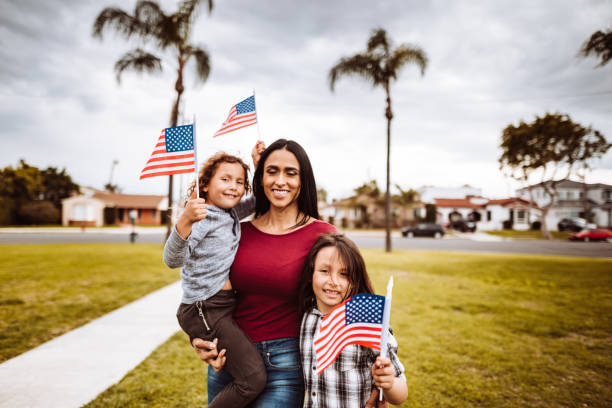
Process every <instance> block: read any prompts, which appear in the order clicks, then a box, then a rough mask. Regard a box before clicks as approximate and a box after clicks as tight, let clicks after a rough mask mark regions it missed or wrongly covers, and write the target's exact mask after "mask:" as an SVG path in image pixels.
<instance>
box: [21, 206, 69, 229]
mask: <svg viewBox="0 0 612 408" xmlns="http://www.w3.org/2000/svg"><path fill="white" fill-rule="evenodd" d="M18 214H19V221H20V222H21V223H22V224H27V225H32V224H34V225H41V224H59V223H60V212H59V210H58V209H57V208H55V206H54V205H53V203H51V202H50V201H32V202H29V203H25V204H24V205H22V206H21V208H19V211H18Z"/></svg>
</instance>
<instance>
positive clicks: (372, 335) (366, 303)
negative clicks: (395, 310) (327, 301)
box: [314, 293, 385, 375]
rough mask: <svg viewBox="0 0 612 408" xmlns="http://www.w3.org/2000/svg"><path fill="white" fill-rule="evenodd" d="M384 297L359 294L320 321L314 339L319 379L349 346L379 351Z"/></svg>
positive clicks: (335, 308)
mask: <svg viewBox="0 0 612 408" xmlns="http://www.w3.org/2000/svg"><path fill="white" fill-rule="evenodd" d="M384 309H385V297H384V296H380V295H370V294H365V293H363V294H359V295H355V296H353V297H350V298H349V299H347V300H345V301H344V302H343V303H341V304H339V305H337V306H336V307H334V308H333V309H332V311H331V312H329V314H327V315H326V316H324V317H323V318H322V319H321V324H320V325H319V330H318V331H317V333H316V334H315V337H314V350H315V355H316V356H317V371H316V374H317V375H319V374H321V373H322V372H323V370H325V369H326V368H327V367H329V366H330V365H331V364H332V363H333V362H334V361H335V360H336V357H338V354H340V352H341V351H342V349H344V348H345V347H346V346H348V345H350V344H360V345H362V346H365V347H369V348H374V349H377V350H380V337H381V333H382V326H383V312H384Z"/></svg>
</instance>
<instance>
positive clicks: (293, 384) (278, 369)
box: [208, 338, 304, 408]
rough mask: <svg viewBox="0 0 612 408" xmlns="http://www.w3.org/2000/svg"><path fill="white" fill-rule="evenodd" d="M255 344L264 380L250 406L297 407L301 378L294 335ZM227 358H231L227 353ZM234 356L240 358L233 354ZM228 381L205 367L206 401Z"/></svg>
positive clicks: (297, 347) (301, 388)
mask: <svg viewBox="0 0 612 408" xmlns="http://www.w3.org/2000/svg"><path fill="white" fill-rule="evenodd" d="M255 347H256V348H257V351H259V354H261V358H262V359H263V361H264V365H265V366H266V374H267V376H268V382H267V383H266V387H265V388H264V390H263V392H262V393H261V394H259V397H257V399H255V401H253V402H252V403H251V404H250V405H249V407H250V408H276V407H278V408H292V407H295V408H300V407H301V406H302V404H303V400H304V379H303V377H302V365H301V363H300V342H299V339H296V338H284V339H276V340H267V341H260V342H258V343H255ZM227 358H232V357H231V356H228V357H227ZM234 358H240V357H239V356H234ZM230 382H231V377H230V376H229V374H227V373H226V372H225V371H224V370H221V371H220V372H218V373H216V372H215V370H213V369H212V367H210V366H209V367H208V403H209V404H210V401H212V400H213V399H214V398H215V396H216V395H217V394H218V393H219V392H220V391H221V390H222V389H223V388H224V387H225V386H226V385H227V384H229V383H230Z"/></svg>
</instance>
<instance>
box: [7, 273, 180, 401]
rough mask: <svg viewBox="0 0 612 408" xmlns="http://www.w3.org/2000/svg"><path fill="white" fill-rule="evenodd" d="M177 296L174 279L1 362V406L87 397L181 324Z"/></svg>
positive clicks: (97, 391) (176, 284)
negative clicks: (179, 322)
mask: <svg viewBox="0 0 612 408" xmlns="http://www.w3.org/2000/svg"><path fill="white" fill-rule="evenodd" d="M180 300H181V287H180V282H176V283H173V284H171V285H169V286H166V287H165V288H162V289H159V290H157V291H156V292H153V293H151V294H149V295H147V296H145V297H143V298H141V299H138V300H136V301H134V302H132V303H130V304H128V305H126V306H124V307H122V308H120V309H117V310H115V311H113V312H111V313H109V314H107V315H104V316H102V317H100V318H98V319H96V320H94V321H92V322H90V323H88V324H86V325H85V326H82V327H79V328H77V329H75V330H72V331H70V332H68V333H66V334H64V335H62V336H60V337H57V338H55V339H53V340H51V341H49V342H47V343H44V344H42V345H41V346H39V347H36V348H35V349H32V350H30V351H27V352H25V353H23V354H21V355H19V356H17V357H15V358H13V359H11V360H8V361H6V362H4V363H2V364H0V407H7V408H9V407H10V408H22V407H24V408H25V407H49V408H52V407H58V408H72V407H75V408H76V407H80V406H82V405H83V404H86V403H88V402H89V401H91V400H93V399H94V398H96V396H97V395H98V394H100V393H101V392H102V391H104V390H106V389H107V388H108V387H110V386H111V385H113V384H115V383H117V382H118V381H119V380H121V378H123V376H124V375H125V374H127V373H128V372H129V371H130V370H132V369H133V368H134V367H135V366H136V365H138V364H139V363H140V362H141V361H142V360H144V359H145V358H146V357H147V356H148V355H149V354H150V353H151V352H152V351H153V350H154V349H155V348H156V347H157V346H159V345H160V344H161V343H163V342H164V341H165V340H167V339H168V338H169V337H170V336H171V335H172V334H173V333H175V332H176V331H177V330H179V326H178V323H177V321H176V316H175V312H176V309H177V307H178V304H179V303H180Z"/></svg>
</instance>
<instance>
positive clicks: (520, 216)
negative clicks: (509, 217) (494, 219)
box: [516, 210, 526, 224]
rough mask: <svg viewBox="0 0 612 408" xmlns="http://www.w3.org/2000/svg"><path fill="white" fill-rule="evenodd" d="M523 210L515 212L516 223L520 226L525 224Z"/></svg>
mask: <svg viewBox="0 0 612 408" xmlns="http://www.w3.org/2000/svg"><path fill="white" fill-rule="evenodd" d="M525 215H526V214H525V210H518V211H517V212H516V222H517V223H519V224H522V223H524V222H525Z"/></svg>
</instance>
